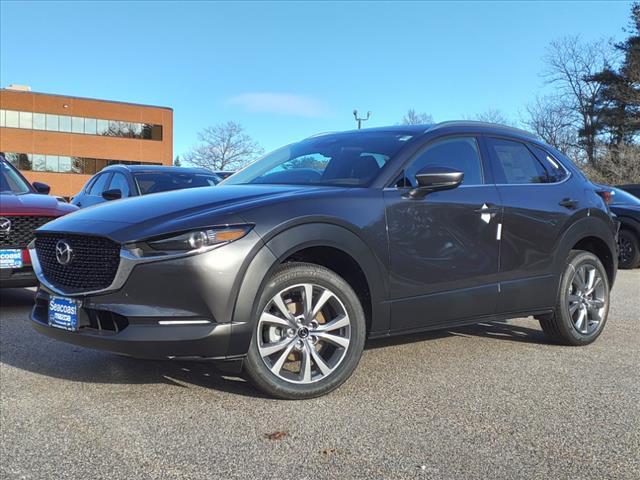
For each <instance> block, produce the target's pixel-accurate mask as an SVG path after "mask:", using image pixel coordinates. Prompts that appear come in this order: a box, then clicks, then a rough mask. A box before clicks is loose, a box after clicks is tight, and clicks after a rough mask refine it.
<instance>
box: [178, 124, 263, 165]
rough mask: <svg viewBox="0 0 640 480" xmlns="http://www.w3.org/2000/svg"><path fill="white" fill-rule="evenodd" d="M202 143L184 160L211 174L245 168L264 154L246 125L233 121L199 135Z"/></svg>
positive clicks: (207, 129)
mask: <svg viewBox="0 0 640 480" xmlns="http://www.w3.org/2000/svg"><path fill="white" fill-rule="evenodd" d="M198 139H199V140H200V143H199V144H198V145H196V146H195V147H193V148H192V149H191V151H190V152H189V153H187V154H186V155H185V156H184V160H185V161H186V162H187V163H191V164H193V165H196V166H198V167H204V168H209V169H211V170H235V169H238V168H241V167H243V166H245V165H246V164H248V163H250V162H251V161H253V160H255V159H256V158H257V157H258V156H259V155H261V154H262V152H263V149H262V147H261V146H260V145H258V143H257V142H256V141H255V140H253V139H252V138H251V137H250V136H249V135H248V134H247V133H245V131H244V128H243V127H242V125H240V124H239V123H236V122H232V121H229V122H227V123H221V124H219V125H215V126H212V127H207V128H205V129H204V130H202V131H201V132H200V133H198Z"/></svg>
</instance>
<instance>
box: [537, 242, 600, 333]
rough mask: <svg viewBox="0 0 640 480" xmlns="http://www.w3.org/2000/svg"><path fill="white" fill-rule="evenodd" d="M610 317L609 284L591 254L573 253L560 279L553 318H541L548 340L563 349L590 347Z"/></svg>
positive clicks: (598, 262) (577, 251) (583, 252)
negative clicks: (569, 346) (556, 343)
mask: <svg viewBox="0 0 640 480" xmlns="http://www.w3.org/2000/svg"><path fill="white" fill-rule="evenodd" d="M608 314H609V280H608V277H607V272H606V271H605V269H604V266H603V265H602V263H601V262H600V260H599V259H598V257H596V256H595V255H594V254H592V253H591V252H585V251H579V250H574V251H572V252H571V254H570V255H569V258H568V259H567V263H566V266H565V269H564V272H563V274H562V278H561V279H560V290H559V292H558V300H557V303H556V307H555V311H554V313H553V314H551V315H548V316H546V317H543V318H540V325H541V326H542V330H543V331H544V333H545V334H546V336H547V337H548V338H549V339H550V340H553V341H555V342H558V343H562V344H564V345H588V344H589V343H591V342H593V341H594V340H595V339H596V338H598V336H599V335H600V334H601V333H602V330H603V328H604V325H605V323H606V322H607V317H608Z"/></svg>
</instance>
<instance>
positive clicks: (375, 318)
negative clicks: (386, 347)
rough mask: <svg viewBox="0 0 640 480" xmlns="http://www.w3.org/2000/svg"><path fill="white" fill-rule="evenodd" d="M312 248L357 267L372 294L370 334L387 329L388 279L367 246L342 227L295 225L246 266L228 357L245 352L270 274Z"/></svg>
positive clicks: (234, 315) (312, 224)
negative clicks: (329, 250)
mask: <svg viewBox="0 0 640 480" xmlns="http://www.w3.org/2000/svg"><path fill="white" fill-rule="evenodd" d="M315 246H323V247H333V248H336V249H339V250H342V251H343V252H345V253H347V254H348V255H350V256H351V257H352V258H353V259H354V260H355V261H356V262H357V263H358V264H359V265H360V268H361V269H362V271H363V273H364V275H365V277H366V279H367V283H368V284H369V290H370V293H371V302H372V312H371V314H372V319H371V331H373V332H375V331H381V330H387V329H388V322H389V312H388V304H387V303H385V302H384V301H383V300H384V299H385V298H386V292H387V281H386V279H387V277H386V276H385V275H383V273H382V271H381V268H382V267H381V266H380V265H379V264H378V262H377V260H376V258H375V256H374V254H373V253H372V252H371V250H370V248H369V247H368V246H367V245H366V243H365V242H364V241H363V240H362V239H360V238H359V237H358V236H357V235H356V234H355V233H353V232H351V231H350V230H347V229H346V228H344V227H342V226H338V225H334V224H329V223H310V224H303V225H297V226H294V227H291V228H289V229H287V230H284V231H282V232H280V233H278V234H277V235H275V236H274V237H272V238H270V239H269V240H268V241H267V243H266V244H265V246H263V247H262V248H261V249H260V251H258V253H257V254H256V255H255V256H254V258H253V259H252V261H251V263H250V264H249V267H248V268H247V270H246V272H245V274H244V277H243V279H242V282H241V285H240V288H239V291H238V296H237V299H236V304H235V309H234V314H233V325H232V335H231V343H230V345H229V352H228V356H229V357H233V356H239V355H243V354H245V353H246V352H247V350H248V348H249V344H250V342H251V335H252V334H253V332H254V329H255V324H256V320H257V311H256V309H257V307H258V305H257V299H258V298H259V296H260V292H261V291H262V288H263V286H264V285H265V283H266V282H267V281H268V280H269V278H271V276H272V275H273V272H274V271H275V270H276V269H277V268H278V267H279V265H280V264H281V263H282V262H283V261H284V260H285V259H286V258H288V257H289V256H290V255H291V254H293V253H295V252H297V251H300V250H303V249H305V248H309V247H315Z"/></svg>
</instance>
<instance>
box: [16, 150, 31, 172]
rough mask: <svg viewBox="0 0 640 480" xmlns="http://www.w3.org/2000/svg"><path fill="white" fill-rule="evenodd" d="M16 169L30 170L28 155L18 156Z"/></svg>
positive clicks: (29, 157)
mask: <svg viewBox="0 0 640 480" xmlns="http://www.w3.org/2000/svg"><path fill="white" fill-rule="evenodd" d="M18 168H19V169H20V170H31V154H30V153H19V154H18Z"/></svg>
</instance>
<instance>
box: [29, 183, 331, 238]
mask: <svg viewBox="0 0 640 480" xmlns="http://www.w3.org/2000/svg"><path fill="white" fill-rule="evenodd" d="M323 190H336V188H333V187H308V186H306V187H301V186H284V185H228V186H216V187H202V188H191V189H185V190H175V191H171V192H164V193H154V194H150V195H144V196H141V197H133V198H128V199H123V200H115V201H112V202H107V203H102V204H99V205H96V206H92V207H89V208H85V209H82V210H79V211H78V212H76V213H74V214H73V215H70V216H68V217H65V218H60V219H58V220H56V221H54V222H50V223H48V224H47V225H46V226H44V227H42V228H41V229H39V231H56V232H68V233H87V234H93V235H104V236H108V237H110V238H112V239H113V240H116V241H118V242H127V241H133V240H139V239H142V238H148V237H151V236H154V235H160V234H165V233H170V232H177V231H180V230H187V229H190V228H201V227H203V226H212V225H220V224H233V223H244V220H243V219H242V217H241V213H242V210H243V209H245V208H248V207H250V206H253V205H256V204H261V205H262V204H265V203H267V202H279V201H285V200H286V199H291V198H293V197H297V196H299V195H307V194H311V193H318V192H320V191H323Z"/></svg>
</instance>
